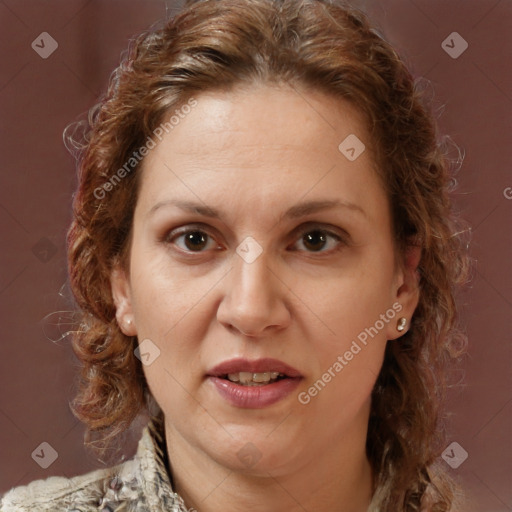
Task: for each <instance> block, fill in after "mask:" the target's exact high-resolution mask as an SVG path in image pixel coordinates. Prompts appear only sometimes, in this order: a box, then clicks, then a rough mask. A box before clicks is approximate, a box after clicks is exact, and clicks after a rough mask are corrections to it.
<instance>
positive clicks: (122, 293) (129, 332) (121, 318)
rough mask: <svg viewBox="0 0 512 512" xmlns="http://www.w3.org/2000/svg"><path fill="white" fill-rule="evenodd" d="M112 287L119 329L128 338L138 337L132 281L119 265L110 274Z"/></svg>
mask: <svg viewBox="0 0 512 512" xmlns="http://www.w3.org/2000/svg"><path fill="white" fill-rule="evenodd" d="M110 285H111V291H112V297H113V299H114V304H115V306H116V320H117V323H118V325H119V328H120V329H121V331H122V332H123V334H125V335H126V336H136V335H137V327H136V325H135V318H134V315H133V310H132V297H131V287H130V281H129V279H128V277H127V276H126V272H125V271H124V270H123V269H121V268H120V267H119V265H117V264H116V265H115V266H114V268H113V270H112V272H111V274H110Z"/></svg>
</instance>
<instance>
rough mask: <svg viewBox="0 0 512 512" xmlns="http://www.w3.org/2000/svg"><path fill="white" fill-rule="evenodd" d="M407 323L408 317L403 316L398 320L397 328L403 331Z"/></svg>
mask: <svg viewBox="0 0 512 512" xmlns="http://www.w3.org/2000/svg"><path fill="white" fill-rule="evenodd" d="M406 325H407V318H404V317H401V318H399V319H398V322H397V323H396V330H397V331H398V332H402V331H403V330H404V329H405V326H406Z"/></svg>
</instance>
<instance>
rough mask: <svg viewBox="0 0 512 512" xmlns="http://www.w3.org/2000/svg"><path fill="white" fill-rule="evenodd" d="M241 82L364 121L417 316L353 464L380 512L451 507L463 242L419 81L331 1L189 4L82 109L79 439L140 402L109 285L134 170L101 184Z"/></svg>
mask: <svg viewBox="0 0 512 512" xmlns="http://www.w3.org/2000/svg"><path fill="white" fill-rule="evenodd" d="M254 82H258V83H264V84H265V83H267V84H268V83H278V82H280V83H287V84H289V85H291V86H292V87H302V88H305V89H306V90H307V88H312V89H315V90H318V91H322V92H325V93H326V94H328V95H330V96H331V97H333V98H342V99H344V100H346V101H349V102H351V103H352V104H353V105H355V106H356V108H357V109H358V110H359V112H360V113H361V114H362V115H363V116H364V118H365V121H366V124H367V127H368V130H369V133H370V136H371V137H372V141H373V143H374V146H375V148H376V151H375V153H374V160H375V163H376V168H377V169H378V170H379V173H380V176H381V178H382V182H383V184H384V186H385V188H386V191H387V193H388V197H389V200H390V204H391V205H392V219H393V228H394V235H395V242H396V246H397V254H398V256H399V258H400V259H401V260H402V261H404V258H405V255H406V250H407V247H408V246H410V245H411V244H414V245H419V246H421V249H422V256H421V261H420V264H419V268H418V271H419V274H420V299H419V305H418V307H417V309H416V311H415V313H414V316H413V318H412V324H411V327H410V329H409V331H408V332H407V333H406V334H405V335H404V336H403V337H402V338H401V340H400V342H394V343H391V342H390V343H388V346H387V348H386V354H385V360H384V364H383V366H382V370H381V372H380V374H379V376H378V379H377V382H376V384H375V387H374V390H373V394H372V405H371V415H370V420H369V430H368V437H367V454H368V458H369V460H370V463H371V465H372V468H373V471H374V474H375V475H376V484H377V493H378V496H379V501H378V504H379V510H380V511H381V512H384V511H393V512H397V511H415V510H432V511H447V510H450V509H451V506H452V501H453V494H454V493H453V486H452V483H451V481H450V479H449V478H448V476H447V475H446V474H444V473H443V471H442V469H441V468H440V467H438V466H437V460H438V457H439V454H440V452H441V450H442V449H443V446H444V445H443V442H444V441H443V439H444V438H443V432H444V428H443V422H442V421H441V420H442V419H443V418H442V414H441V413H442V409H441V405H442V402H443V397H444V393H445V389H446V378H445V377H446V375H447V374H448V373H447V371H446V368H447V366H448V364H451V363H452V362H453V361H454V360H455V359H457V358H458V357H459V356H460V355H461V354H462V353H463V352H464V350H465V338H464V336H463V335H462V334H461V331H460V329H459V328H458V326H457V315H456V303H455V289H456V287H457V286H458V285H460V284H461V283H463V282H464V281H465V280H466V274H467V263H468V258H467V255H466V252H467V251H466V250H467V241H466V240H464V237H463V236H461V233H463V232H465V231H466V230H465V229H463V230H461V229H460V228H459V225H460V224H457V222H458V221H457V220H456V216H455V215H454V212H453V208H452V206H451V202H450V199H449V188H450V186H451V184H452V182H451V170H452V167H453V166H452V163H453V161H452V160H450V159H449V158H448V156H447V151H446V144H445V142H446V140H447V139H446V138H445V139H442V138H441V137H440V136H439V134H438V130H437V127H436V122H435V116H434V115H433V114H432V111H431V107H430V106H428V101H427V100H426V95H425V92H424V90H423V89H422V87H421V84H422V83H425V82H424V81H420V80H415V79H414V78H413V76H412V75H411V73H410V71H409V70H408V69H407V67H406V65H405V64H404V62H403V60H402V59H401V58H400V57H399V56H398V54H397V53H396V52H395V50H394V49H393V48H392V47H391V46H390V44H389V43H387V42H386V41H385V40H384V39H383V37H382V36H381V35H379V33H378V31H377V30H375V29H374V28H372V26H371V25H370V23H369V22H368V20H367V18H366V17H365V15H364V14H363V13H361V12H360V11H358V10H356V9H353V8H351V7H349V6H347V5H342V4H340V3H337V2H332V1H328V0H301V1H297V0H280V1H277V0H251V1H247V0H202V1H189V2H187V4H186V5H185V7H184V8H183V10H182V11H181V12H180V13H179V14H178V15H176V16H175V17H173V18H172V19H169V20H167V21H166V22H165V23H164V26H163V27H160V28H156V29H155V28H154V29H151V30H149V31H147V32H145V33H143V34H142V35H140V36H139V37H138V38H137V39H136V40H134V41H132V44H131V45H130V48H129V51H128V52H127V54H126V56H125V58H124V60H123V62H122V63H121V65H120V66H119V67H118V68H117V69H116V70H115V72H114V73H113V75H112V77H111V80H110V84H109V87H108V90H107V92H106V94H105V96H104V98H103V99H102V101H101V102H100V103H99V104H98V105H96V106H95V107H94V108H93V109H91V111H90V113H89V117H88V121H87V123H86V129H85V133H84V139H83V141H82V146H81V151H80V152H79V155H78V157H79V158H78V173H79V186H78V190H77V193H76V195H75V197H74V202H73V214H74V218H73V222H72V225H71V227H70V229H69V232H68V256H69V257H68V263H69V275H70V281H71V286H72V290H73V293H74V296H75V298H76V300H77V304H78V306H79V308H80V309H81V312H82V324H81V328H80V329H79V330H78V332H77V333H76V334H75V336H74V339H73V348H74V351H75V353H76V355H77V357H78V358H79V360H80V362H81V363H82V368H81V378H80V382H79V389H78V393H77V396H76V398H75V399H74V401H73V403H72V410H73V413H74V414H75V415H76V416H77V418H79V419H80V420H81V421H82V422H84V423H85V424H86V426H87V429H88V430H87V436H86V437H87V439H90V437H89V436H90V434H91V433H99V434H100V441H101V443H100V444H98V446H99V447H100V451H101V453H105V447H106V446H109V445H112V441H113V440H114V439H118V438H119V436H120V435H121V434H122V433H123V432H125V431H126V430H127V429H128V428H129V426H130V425H131V424H132V423H133V421H134V419H135V418H136V417H137V416H138V415H139V414H140V413H141V412H142V411H144V410H149V409H148V408H150V407H151V406H152V405H154V401H153V403H152V400H154V399H152V396H151V393H150V391H149V389H148V386H147V383H146V380H145V377H144V373H143V371H142V365H141V362H140V361H139V359H137V357H135V355H134V349H135V348H136V346H137V339H136V337H127V336H125V335H124V334H123V333H122V332H121V330H120V328H119V326H118V324H117V322H116V308H115V306H114V302H113V297H112V293H111V286H110V274H111V271H112V268H113V267H114V265H116V264H121V265H124V266H125V268H126V266H127V265H128V264H129V247H130V237H131V225H132V219H133V213H134V208H135V204H136V201H137V193H138V187H139V176H140V172H139V170H140V166H141V164H140V163H138V164H137V165H135V166H134V168H133V170H132V171H131V172H126V173H123V179H122V182H120V183H117V182H116V183H114V182H113V181H112V180H113V179H114V178H115V174H116V172H117V173H118V174H117V176H118V177H119V170H120V169H121V168H122V167H123V164H125V163H126V162H127V161H129V159H130V158H131V157H132V155H133V152H134V151H135V150H137V149H138V148H140V147H141V146H143V145H144V143H145V141H146V140H147V139H148V137H151V136H152V134H153V132H154V130H155V129H156V128H157V127H158V126H159V125H160V123H162V120H163V119H164V116H166V115H167V116H168V115H169V112H170V111H172V110H173V109H175V108H177V107H179V106H180V105H183V104H184V103H185V102H186V101H187V100H189V99H190V98H191V97H193V95H195V94H200V92H201V91H207V90H221V89H222V90H229V89H230V88H232V87H234V86H235V85H238V84H241V83H245V84H252V83H254ZM117 181H120V180H117ZM107 182H110V183H111V185H112V186H109V187H106V186H105V184H106V183H107ZM98 191H102V192H101V194H99V193H98ZM105 191H107V194H105ZM105 195H107V197H104V196H105ZM98 443H99V441H98ZM89 444H94V443H89Z"/></svg>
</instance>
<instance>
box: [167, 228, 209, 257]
mask: <svg viewBox="0 0 512 512" xmlns="http://www.w3.org/2000/svg"><path fill="white" fill-rule="evenodd" d="M178 240H179V241H180V243H177V241H178ZM166 242H167V243H169V244H174V245H176V246H177V247H178V248H179V249H180V250H181V251H184V252H192V253H199V252H204V249H205V248H206V249H207V248H211V245H212V244H214V247H215V242H214V240H213V238H212V237H211V236H210V235H209V234H208V233H207V232H206V231H204V230H202V229H191V228H187V229H183V230H181V231H180V232H177V233H170V234H169V235H168V236H167V237H166ZM217 247H218V246H217Z"/></svg>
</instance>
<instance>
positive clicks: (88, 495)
mask: <svg viewBox="0 0 512 512" xmlns="http://www.w3.org/2000/svg"><path fill="white" fill-rule="evenodd" d="M163 436H164V431H163V419H162V417H155V418H153V419H152V420H151V421H150V422H149V423H148V425H147V426H146V427H145V428H144V430H143V433H142V437H141V439H140V440H139V445H138V448H137V453H136V455H135V456H134V457H133V458H132V459H130V460H127V461H124V462H122V463H121V464H118V465H116V466H112V467H110V468H106V469H97V470H95V471H91V472H90V473H87V474H85V475H80V476H75V477H72V478H65V477H50V478H47V479H44V480H36V481H34V482H31V483H29V484H28V485H24V486H19V487H15V488H14V489H11V490H10V491H8V492H7V493H5V494H4V495H3V496H0V512H31V511H34V512H35V511H37V512H49V511H52V512H64V511H66V512H92V511H95V512H98V511H101V512H121V511H122V512H136V511H138V512H140V511H141V510H151V511H153V512H165V511H167V510H176V511H180V512H184V511H185V512H186V510H187V509H186V507H185V505H184V503H183V500H182V498H181V497H180V496H179V495H178V494H176V493H175V492H174V491H173V489H172V486H171V482H170V477H169V474H168V471H167V467H166V464H165V462H164V444H165V441H164V437H163Z"/></svg>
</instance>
